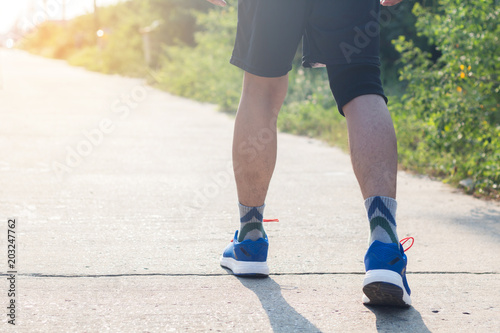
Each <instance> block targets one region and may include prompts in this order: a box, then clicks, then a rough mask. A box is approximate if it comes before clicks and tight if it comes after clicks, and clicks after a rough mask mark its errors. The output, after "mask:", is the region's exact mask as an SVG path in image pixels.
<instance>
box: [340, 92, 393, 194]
mask: <svg viewBox="0 0 500 333" xmlns="http://www.w3.org/2000/svg"><path fill="white" fill-rule="evenodd" d="M343 110H344V114H345V116H346V119H347V128H348V131H349V148H350V151H351V160H352V165H353V168H354V173H355V174H356V177H357V179H358V182H359V186H360V187H361V193H362V194H363V198H364V199H365V200H366V199H368V198H370V197H374V196H385V197H390V198H393V199H395V198H396V177H397V168H398V152H397V142H396V134H395V132H394V126H393V124H392V119H391V115H390V114H389V110H388V109H387V106H386V104H385V101H384V99H383V98H382V97H381V96H379V95H363V96H359V97H356V98H354V99H353V100H352V101H350V102H349V103H347V104H346V105H344V107H343Z"/></svg>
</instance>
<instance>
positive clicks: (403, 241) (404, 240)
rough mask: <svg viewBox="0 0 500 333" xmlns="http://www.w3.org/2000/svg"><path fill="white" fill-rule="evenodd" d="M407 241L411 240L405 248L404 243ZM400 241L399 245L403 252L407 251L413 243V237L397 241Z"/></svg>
mask: <svg viewBox="0 0 500 333" xmlns="http://www.w3.org/2000/svg"><path fill="white" fill-rule="evenodd" d="M408 241H411V244H410V246H408V247H407V248H406V249H405V247H404V245H405V243H406V242H408ZM399 242H400V243H401V246H403V250H404V252H406V251H408V250H409V249H411V247H412V246H413V243H415V238H413V237H406V238H403V239H402V240H400V241H399Z"/></svg>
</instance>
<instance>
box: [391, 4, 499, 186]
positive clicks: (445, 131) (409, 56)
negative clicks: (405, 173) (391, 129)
mask: <svg viewBox="0 0 500 333" xmlns="http://www.w3.org/2000/svg"><path fill="white" fill-rule="evenodd" d="M439 4H440V7H439V8H440V12H439V13H434V12H432V11H431V10H429V9H425V8H423V7H421V6H420V5H418V4H416V5H415V7H414V10H413V11H414V14H415V15H416V16H417V17H418V20H417V25H416V27H417V30H418V31H419V33H420V34H422V35H423V36H426V37H427V38H428V39H429V40H430V41H431V42H432V43H434V44H435V45H436V47H437V50H438V51H439V52H440V53H441V56H440V57H439V59H438V60H437V61H432V60H431V56H430V54H428V53H427V52H423V51H422V50H421V49H420V48H418V47H415V45H414V43H413V42H412V41H407V40H406V39H405V38H403V37H400V38H399V39H398V40H397V41H396V42H395V44H396V47H397V49H398V50H399V51H400V52H402V55H403V56H402V61H403V63H404V64H405V66H404V68H403V70H402V71H401V79H402V80H404V81H406V82H407V84H408V87H407V90H406V92H405V94H404V95H403V96H402V97H401V98H400V100H399V103H396V105H395V106H394V107H393V108H392V109H393V110H394V113H395V114H396V125H397V129H398V136H399V140H400V145H401V146H402V149H401V154H400V158H401V162H402V163H403V164H404V165H405V166H406V167H408V168H412V169H416V170H418V171H421V172H427V173H431V174H434V175H437V176H440V177H443V178H445V179H446V180H447V181H450V182H452V183H458V182H459V181H461V180H465V179H468V180H469V181H468V182H467V183H468V184H472V185H468V189H469V191H470V192H475V193H478V194H485V195H491V196H498V189H499V186H500V116H499V108H498V107H499V104H500V100H499V99H500V94H499V92H500V90H499V79H498V74H499V69H500V65H499V64H500V62H499V60H500V58H499V56H498V55H499V54H500V52H499V51H500V49H499V47H500V43H499V36H500V29H499V25H498V19H499V14H500V9H499V8H498V7H497V6H496V2H495V1H494V0H475V1H466V2H464V1H457V0H441V1H439Z"/></svg>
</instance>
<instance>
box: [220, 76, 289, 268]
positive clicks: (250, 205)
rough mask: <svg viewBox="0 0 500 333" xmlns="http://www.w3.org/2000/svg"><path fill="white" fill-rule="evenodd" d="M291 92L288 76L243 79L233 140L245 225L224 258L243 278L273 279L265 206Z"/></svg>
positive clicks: (222, 260) (235, 170) (224, 263)
mask: <svg viewBox="0 0 500 333" xmlns="http://www.w3.org/2000/svg"><path fill="white" fill-rule="evenodd" d="M287 88H288V75H285V76H281V77H277V78H264V77H260V76H256V75H253V74H250V73H246V72H245V76H244V78H243V92H242V95H241V100H240V105H239V107H238V113H237V114H236V121H235V125H234V138H233V165H234V175H235V178H236V186H237V190H238V200H239V202H240V204H239V208H240V222H241V224H240V230H239V231H238V232H237V233H236V234H235V237H234V239H233V241H232V242H231V243H230V244H229V245H228V246H226V248H225V249H224V252H223V254H222V257H221V266H223V267H226V268H228V269H230V270H231V271H232V272H233V274H235V275H238V276H245V275H251V276H256V275H265V276H267V275H269V267H268V266H267V262H266V261H267V252H268V247H269V243H268V240H267V237H266V234H265V232H264V228H263V226H262V222H263V214H264V201H265V199H266V195H267V189H268V188H269V182H270V181H271V177H272V175H273V171H274V166H275V164H276V150H277V138H276V120H277V118H278V113H279V110H280V108H281V105H282V104H283V101H284V99H285V96H286V91H287ZM236 236H237V237H236Z"/></svg>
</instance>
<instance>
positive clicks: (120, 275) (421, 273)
mask: <svg viewBox="0 0 500 333" xmlns="http://www.w3.org/2000/svg"><path fill="white" fill-rule="evenodd" d="M364 274H365V272H305V273H271V274H269V276H303V275H364ZM407 274H408V275H500V272H425V271H419V272H407ZM9 275H10V274H6V273H0V276H9ZM16 275H17V276H25V277H35V278H105V277H135V276H140V277H144V276H165V277H183V276H198V277H216V276H233V275H232V274H227V273H206V274H203V273H129V274H126V273H124V274H43V273H17V274H16Z"/></svg>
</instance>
